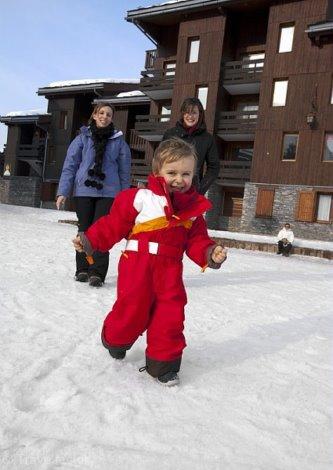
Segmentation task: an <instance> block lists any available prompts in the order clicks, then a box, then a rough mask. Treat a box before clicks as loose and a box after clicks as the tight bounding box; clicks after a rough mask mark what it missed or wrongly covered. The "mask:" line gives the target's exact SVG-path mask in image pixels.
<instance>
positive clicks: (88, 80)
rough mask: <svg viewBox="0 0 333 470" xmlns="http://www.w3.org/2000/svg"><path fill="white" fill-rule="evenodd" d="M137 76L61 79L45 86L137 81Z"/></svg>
mask: <svg viewBox="0 0 333 470" xmlns="http://www.w3.org/2000/svg"><path fill="white" fill-rule="evenodd" d="M139 82H140V80H139V79H137V78H82V79H80V80H63V81H59V82H51V83H49V84H48V85H46V87H45V88H58V87H66V86H74V85H89V84H92V83H139Z"/></svg>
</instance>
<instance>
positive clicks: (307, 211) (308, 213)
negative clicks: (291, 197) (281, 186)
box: [295, 191, 316, 222]
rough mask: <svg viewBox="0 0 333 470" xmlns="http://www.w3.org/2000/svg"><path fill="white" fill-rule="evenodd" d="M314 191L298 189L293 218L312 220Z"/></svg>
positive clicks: (304, 220)
mask: <svg viewBox="0 0 333 470" xmlns="http://www.w3.org/2000/svg"><path fill="white" fill-rule="evenodd" d="M315 199H316V193H315V191H300V193H299V196H298V204H297V209H296V216H295V219H296V220H299V221H300V222H313V218H314V211H315Z"/></svg>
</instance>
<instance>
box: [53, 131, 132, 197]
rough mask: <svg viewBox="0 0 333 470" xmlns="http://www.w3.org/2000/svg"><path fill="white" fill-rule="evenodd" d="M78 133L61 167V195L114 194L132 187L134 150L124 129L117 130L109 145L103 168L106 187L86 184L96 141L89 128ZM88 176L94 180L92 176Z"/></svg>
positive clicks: (92, 195) (59, 193) (99, 195)
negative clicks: (127, 142) (132, 152)
mask: <svg viewBox="0 0 333 470" xmlns="http://www.w3.org/2000/svg"><path fill="white" fill-rule="evenodd" d="M80 130H81V134H79V135H78V136H77V137H76V138H75V139H74V140H73V142H72V143H71V144H70V146H69V147H68V151H67V155H66V158H65V161H64V166H63V169H62V173H61V177H60V181H59V187H58V192H57V195H58V196H65V197H69V196H71V195H73V196H88V197H115V196H116V195H117V194H118V193H119V192H120V191H121V190H122V189H126V188H129V186H130V179H131V152H130V149H129V147H128V145H127V144H126V142H125V141H124V139H123V137H122V135H123V133H122V132H121V131H119V132H117V131H116V132H115V133H114V134H113V135H112V136H111V137H110V138H109V142H108V143H107V145H106V149H105V154H104V159H103V166H102V170H103V172H104V173H105V179H104V181H100V180H99V179H97V180H96V181H98V182H101V183H102V184H103V189H100V190H98V189H96V188H93V187H91V186H89V187H87V186H86V185H85V184H84V182H85V181H86V179H87V178H88V170H89V169H90V168H93V166H94V164H95V149H94V142H93V140H92V135H91V131H90V129H89V127H85V126H84V127H81V129H80ZM89 179H92V178H91V177H89Z"/></svg>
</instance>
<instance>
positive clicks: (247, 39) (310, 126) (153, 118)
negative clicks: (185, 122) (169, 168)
mask: <svg viewBox="0 0 333 470" xmlns="http://www.w3.org/2000/svg"><path fill="white" fill-rule="evenodd" d="M332 3H333V2H331V1H330V0H295V1H284V0H283V1H282V0H280V1H279V0H277V1H270V0H252V1H251V0H246V1H242V0H220V1H215V0H214V1H212V0H207V1H197V0H192V1H190V0H183V1H178V2H169V3H166V4H162V5H155V6H151V7H148V8H138V9H135V10H131V11H128V13H127V17H126V19H127V21H129V22H132V23H133V24H135V25H136V26H137V27H138V28H139V29H140V31H141V32H143V33H144V34H146V35H147V36H148V37H149V38H150V39H151V40H152V42H153V43H154V44H155V49H152V50H149V51H147V53H146V61H145V70H143V72H142V78H141V81H140V87H139V89H140V90H142V91H143V92H144V93H145V94H146V95H147V96H148V97H150V99H151V106H150V111H149V114H148V115H144V116H140V115H139V116H137V120H136V124H135V129H136V130H137V132H138V134H139V136H140V137H142V138H145V139H146V140H147V142H148V143H149V148H148V149H147V152H146V159H147V162H149V161H150V159H151V157H152V152H153V149H154V148H155V147H156V145H157V143H158V142H159V141H160V140H161V139H162V136H163V133H164V132H165V130H166V129H167V128H168V127H169V126H172V125H174V124H175V122H176V121H177V119H178V117H179V116H178V113H179V108H180V104H181V102H182V100H183V99H184V98H186V97H189V96H197V97H198V98H199V99H201V101H202V103H203V105H204V107H205V111H206V121H207V127H208V130H209V131H210V132H211V133H213V134H214V135H215V136H216V139H217V143H218V146H219V149H220V158H221V168H220V173H219V175H218V180H217V183H216V184H215V185H214V186H213V187H212V189H211V191H210V194H209V197H210V198H211V199H212V201H213V202H214V209H213V211H210V212H209V213H208V214H207V220H208V223H209V226H210V228H214V229H223V230H241V231H245V232H253V233H275V232H276V230H277V229H278V227H279V226H280V225H281V224H282V223H283V222H285V221H287V220H288V221H289V222H291V223H292V225H293V227H294V230H295V233H296V234H297V235H298V236H300V237H304V238H307V237H308V238H318V239H323V240H329V239H331V238H332V219H333V203H332V197H333V112H332V111H333V90H332V73H333V11H332V10H333V7H332Z"/></svg>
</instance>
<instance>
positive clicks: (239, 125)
mask: <svg viewBox="0 0 333 470" xmlns="http://www.w3.org/2000/svg"><path fill="white" fill-rule="evenodd" d="M257 119H258V116H257V114H256V111H227V112H222V113H220V116H219V121H218V124H217V132H218V133H226V134H228V133H237V134H238V133H239V134H242V133H254V131H255V129H256V125H257Z"/></svg>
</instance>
